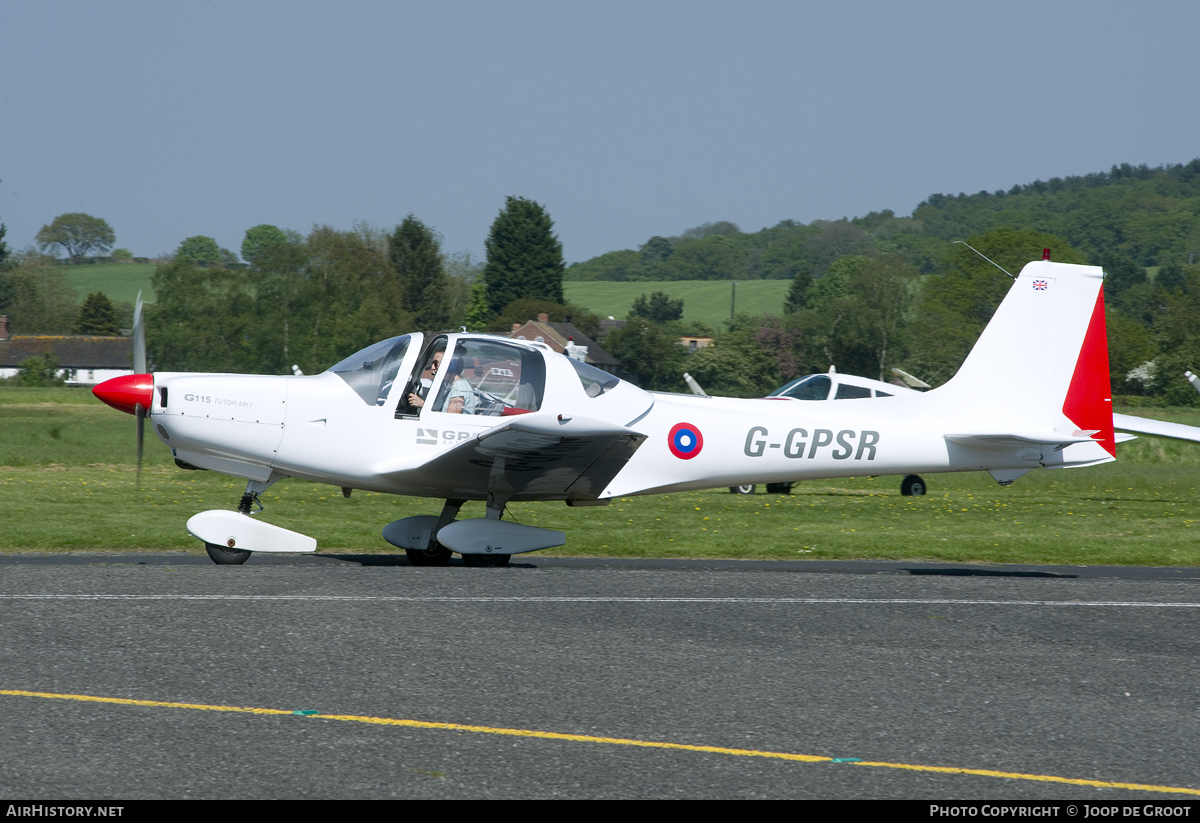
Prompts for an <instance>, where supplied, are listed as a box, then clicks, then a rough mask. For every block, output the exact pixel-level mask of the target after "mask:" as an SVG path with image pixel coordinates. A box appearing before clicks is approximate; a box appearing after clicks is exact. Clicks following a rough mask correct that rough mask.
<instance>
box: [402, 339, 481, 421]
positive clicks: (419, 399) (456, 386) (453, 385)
mask: <svg viewBox="0 0 1200 823" xmlns="http://www.w3.org/2000/svg"><path fill="white" fill-rule="evenodd" d="M445 354H446V352H445V351H436V352H434V353H433V359H432V360H431V361H430V364H429V377H428V378H426V377H422V378H421V385H420V387H419V388H418V389H417V390H416V391H415V392H410V393H409V395H408V404H409V405H410V406H412V407H413V408H416V409H419V408H422V407H424V405H425V399H426V397H427V395H428V394H429V389H430V387H431V386H432V385H433V381H434V380H436V379H437V374H438V369H439V368H440V367H441V364H442V359H443V358H444V357H445ZM462 369H463V367H462V358H458V357H454V358H451V359H450V374H449V375H448V376H447V377H446V380H445V386H443V389H442V391H443V393H444V394H445V396H446V399H445V400H444V401H443V402H442V404H441V408H439V409H436V411H440V412H446V413H448V414H474V413H475V389H474V388H473V387H472V386H471V384H470V383H468V382H467V381H466V380H464V379H463V376H462ZM446 386H449V391H448V392H447V391H446V388H445V387H446Z"/></svg>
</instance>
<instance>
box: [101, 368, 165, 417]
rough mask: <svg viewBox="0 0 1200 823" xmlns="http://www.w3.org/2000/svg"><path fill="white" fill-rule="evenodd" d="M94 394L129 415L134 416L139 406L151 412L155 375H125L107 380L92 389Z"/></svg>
mask: <svg viewBox="0 0 1200 823" xmlns="http://www.w3.org/2000/svg"><path fill="white" fill-rule="evenodd" d="M92 394H94V395H96V396H97V397H99V398H100V399H101V400H103V401H104V402H105V403H107V404H108V405H110V406H112V407H113V408H114V409H120V410H121V411H123V412H126V413H127V414H134V411H135V407H137V406H139V405H140V406H141V407H142V408H143V409H145V410H146V411H149V410H150V404H151V403H153V402H154V375H153V374H123V375H121V376H120V377H114V378H112V379H111V380H105V381H104V382H103V383H101V384H100V385H99V386H96V387H95V388H94V389H92Z"/></svg>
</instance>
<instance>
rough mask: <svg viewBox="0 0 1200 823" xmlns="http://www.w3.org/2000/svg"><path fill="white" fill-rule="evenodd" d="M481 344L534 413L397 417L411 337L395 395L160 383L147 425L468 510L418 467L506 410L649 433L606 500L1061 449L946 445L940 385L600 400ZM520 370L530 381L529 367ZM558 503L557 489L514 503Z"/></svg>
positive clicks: (178, 445)
mask: <svg viewBox="0 0 1200 823" xmlns="http://www.w3.org/2000/svg"><path fill="white" fill-rule="evenodd" d="M414 337H419V336H414ZM480 338H482V336H479V335H448V336H446V338H445V341H444V342H445V346H446V348H447V349H448V350H455V347H456V346H457V345H458V344H459V343H460V342H462V343H464V345H465V342H466V341H471V340H476V339H480ZM483 339H486V340H488V343H487V345H489V346H492V347H493V348H494V347H495V346H497V345H503V346H513V347H514V348H519V349H520V350H521V351H520V352H519V353H520V354H521V356H523V357H526V358H528V357H536V358H538V359H539V361H540V362H541V364H542V366H541V368H543V369H544V384H543V385H541V386H539V387H538V389H539V390H540V392H541V394H540V399H539V400H538V402H537V403H536V408H535V409H532V410H529V409H519V410H517V409H513V408H504V409H503V410H502V412H503V413H496V414H491V415H488V414H478V413H477V414H462V413H448V412H446V411H440V410H438V409H437V408H436V407H435V405H434V404H433V403H428V404H426V405H425V406H423V407H421V408H418V409H409V411H410V412H411V413H409V414H401V413H399V412H401V411H403V408H402V406H401V403H402V401H401V395H402V394H403V393H404V392H408V391H409V390H411V389H412V388H413V387H414V386H415V385H417V383H418V382H419V379H420V372H418V371H417V369H418V368H419V367H420V365H419V363H418V358H419V357H420V356H422V355H421V349H422V346H421V343H422V341H421V340H414V341H413V345H410V346H409V347H408V349H407V351H406V352H405V353H404V356H403V358H402V362H400V363H399V364H398V366H397V369H396V372H397V374H396V375H395V376H394V378H393V379H392V381H391V383H390V386H380V387H379V391H378V392H377V394H372V393H371V391H367V392H365V393H364V391H363V389H362V386H361V384H358V385H352V381H350V380H348V379H347V378H345V377H344V376H343V374H344V373H343V374H339V373H336V372H334V371H329V372H325V373H323V374H319V375H314V376H301V377H282V376H261V375H231V374H184V373H157V374H155V375H154V389H155V396H154V402H153V404H152V407H151V410H150V418H149V419H150V423H151V427H152V430H153V431H154V433H155V434H156V436H158V437H159V439H160V440H161V441H162V442H163V443H164V444H165V445H166V446H168V447H169V448H170V449H171V450H172V453H173V455H174V456H175V458H176V459H177V460H178V461H180V462H182V463H183V464H187V465H191V466H196V467H199V468H206V469H212V470H215V471H220V472H224V473H227V474H232V475H235V476H239V477H244V478H246V479H249V480H258V481H263V482H265V481H267V480H268V479H269V478H270V477H271V476H272V475H275V476H288V477H298V478H304V479H308V480H313V481H316V482H320V483H328V484H332V485H335V486H342V487H346V488H355V489H365V490H370V491H378V492H386V493H393V494H406V495H418V496H426V497H464V496H465V497H467V498H468V499H483V498H484V497H486V495H487V491H488V490H487V489H486V488H479V489H474V490H464V489H463V488H462V486H461V484H459V483H456V482H455V481H456V478H454V477H446V478H444V479H437V478H430V477H429V475H428V473H423V472H420V471H419V469H420V468H421V467H422V466H423V465H425V464H426V463H427V462H429V461H430V460H431V459H433V458H435V457H437V456H438V455H439V454H440V453H442V452H444V451H445V450H447V449H450V448H453V447H455V446H458V445H459V444H462V443H464V442H468V441H473V440H476V439H478V438H480V437H481V436H482V435H486V434H487V433H488V432H489V431H491V430H493V429H496V428H497V427H501V426H504V425H506V424H507V423H509V422H510V421H511V420H512V419H513V415H511V414H508V413H507V412H513V411H518V412H519V413H520V414H530V415H536V416H549V417H554V418H559V419H561V417H560V416H564V415H565V416H566V417H567V418H571V417H575V416H579V417H584V418H589V419H595V420H603V421H605V422H606V423H608V424H610V425H612V426H618V427H624V428H625V429H627V430H628V431H630V432H631V433H637V434H641V435H645V437H646V439H645V441H644V442H643V443H642V445H641V447H640V448H638V449H637V451H636V452H635V453H634V454H633V456H632V457H631V458H630V459H629V461H628V463H627V464H626V465H625V466H624V468H622V469H621V470H620V471H619V472H618V473H617V474H616V475H615V476H614V477H612V478H611V480H610V481H609V482H608V483H607V485H606V487H605V488H604V489H603V490H602V491H600V490H594V491H593V492H592V494H593V495H594V496H596V497H599V498H607V497H613V496H618V495H637V494H651V493H658V492H671V491H684V490H694V489H705V488H717V487H723V486H729V485H732V484H741V483H767V482H782V481H794V480H803V479H809V478H832V477H848V476H863V475H887V474H909V473H918V472H920V473H933V472H947V471H978V470H989V469H993V470H994V469H1001V470H1020V469H1031V468H1036V467H1037V466H1039V465H1047V464H1053V463H1055V462H1056V461H1057V462H1059V463H1061V462H1062V457H1061V451H1060V452H1058V453H1057V454H1056V453H1054V452H1052V451H1051V450H1050V449H1048V448H1044V447H1038V446H1036V445H1028V446H1025V447H1024V448H1015V447H1012V446H1004V447H997V448H994V449H986V448H985V449H981V448H967V447H963V446H959V445H956V444H955V443H954V442H951V441H949V440H947V438H946V437H945V435H946V434H947V433H949V432H953V431H960V430H963V429H964V428H967V427H968V424H967V421H963V420H956V419H954V417H955V415H954V409H955V408H956V407H955V405H954V404H952V403H950V404H948V403H939V402H938V401H939V393H940V392H939V391H938V390H935V391H932V392H927V393H923V394H922V393H917V392H905V391H900V392H898V393H897V395H896V396H893V397H877V398H864V399H844V400H830V401H826V402H796V401H790V400H786V399H758V400H743V399H731V398H716V397H696V396H692V395H670V394H659V393H650V392H646V391H643V390H641V389H639V388H637V387H636V386H633V385H631V384H629V383H626V382H623V381H616V380H615V378H612V379H611V381H610V382H611V385H609V386H608V387H607V388H605V389H604V390H603V391H600V392H599V393H596V392H595V391H589V384H587V383H586V381H584V380H582V379H581V378H580V377H579V376H578V375H577V373H576V369H573V367H572V364H571V362H570V361H569V360H568V358H566V357H564V356H563V355H559V354H556V353H554V352H552V351H550V350H549V349H547V348H545V347H539V346H537V345H536V344H518V343H514V342H513V341H507V340H506V341H504V342H503V343H499V342H497V339H496V338H483ZM489 351H491V349H489ZM513 356H514V357H516V355H513ZM477 359H478V358H477ZM514 362H515V361H514ZM524 362H526V364H527V365H526V370H527V371H530V370H531V369H530V367H529V365H528V362H529V361H528V360H526V361H524ZM491 368H492V369H493V371H495V370H497V369H499V370H500V371H504V370H505V369H504V368H503V367H494V366H493V367H491ZM478 370H480V368H477V371H478ZM509 370H510V371H511V369H509ZM472 379H474V378H472ZM452 380H453V376H451V377H446V378H444V379H443V377H442V375H438V376H437V378H436V380H435V381H428V382H435V383H436V385H433V386H431V387H430V391H431V394H430V396H431V397H432V396H434V395H435V394H436V392H437V389H438V386H440V385H449V383H450V382H451V381H452ZM509 393H510V394H513V393H514V392H509ZM569 497H570V495H569V494H567V493H565V492H560V491H554V492H549V493H546V492H542V493H521V494H516V495H514V496H513V499H518V500H519V499H569Z"/></svg>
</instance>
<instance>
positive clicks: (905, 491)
mask: <svg viewBox="0 0 1200 823" xmlns="http://www.w3.org/2000/svg"><path fill="white" fill-rule="evenodd" d="M900 494H902V495H904V496H905V497H922V496H923V495H924V494H925V481H924V480H922V479H921V477H920V475H916V474H909V475H906V476H905V478H904V479H903V480H901V481H900Z"/></svg>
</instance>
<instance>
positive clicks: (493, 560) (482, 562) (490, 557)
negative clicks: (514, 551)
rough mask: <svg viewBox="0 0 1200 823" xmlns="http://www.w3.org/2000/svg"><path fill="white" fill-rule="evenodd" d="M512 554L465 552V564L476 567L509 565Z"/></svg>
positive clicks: (491, 567)
mask: <svg viewBox="0 0 1200 823" xmlns="http://www.w3.org/2000/svg"><path fill="white" fill-rule="evenodd" d="M511 557H512V555H511V554H464V555H463V556H462V559H463V565H465V566H474V567H476V568H487V569H498V568H500V567H501V566H507V565H508V561H509V558H511Z"/></svg>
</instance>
